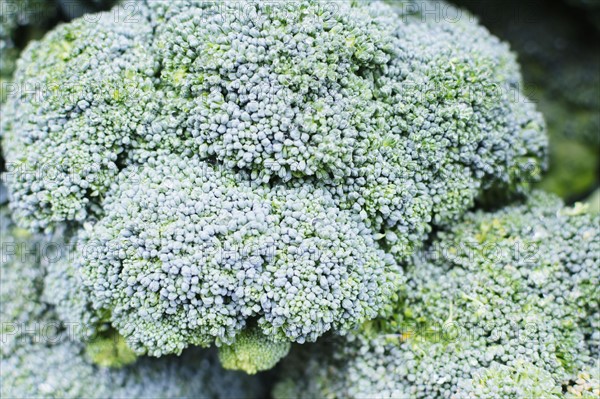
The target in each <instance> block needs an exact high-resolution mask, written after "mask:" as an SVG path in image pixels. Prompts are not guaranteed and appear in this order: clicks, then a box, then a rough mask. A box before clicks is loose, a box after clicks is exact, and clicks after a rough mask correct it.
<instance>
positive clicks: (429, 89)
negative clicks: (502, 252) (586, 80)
mask: <svg viewBox="0 0 600 399" xmlns="http://www.w3.org/2000/svg"><path fill="white" fill-rule="evenodd" d="M116 10H119V9H118V8H117V9H115V10H113V11H112V12H109V13H103V14H99V15H98V16H97V18H94V19H93V21H89V20H86V19H85V18H83V19H80V20H77V21H74V22H72V23H70V24H67V25H62V26H60V27H58V28H57V29H55V30H54V31H52V32H50V33H49V34H48V35H47V36H46V37H45V38H44V39H43V40H42V41H40V42H37V43H33V44H32V45H30V46H29V47H28V49H27V50H26V51H25V53H24V54H23V56H22V59H21V62H20V64H19V68H18V70H17V72H16V76H15V83H16V84H17V85H18V87H21V88H22V90H18V91H16V92H15V93H13V94H12V95H11V97H10V98H9V101H8V103H7V106H6V118H3V119H4V120H3V122H2V130H3V132H5V137H4V141H3V148H4V150H5V153H6V160H7V166H8V172H7V174H6V178H7V181H8V187H9V197H10V200H11V207H12V209H13V217H14V218H15V219H16V222H17V223H18V224H19V225H20V226H23V227H25V228H28V229H30V230H41V231H47V232H49V231H54V230H56V229H58V228H62V227H63V226H65V225H67V226H68V227H69V228H72V229H73V231H77V233H76V234H75V236H76V241H78V243H79V244H81V245H78V246H77V247H78V248H76V250H75V255H74V256H73V259H75V261H74V263H71V262H62V263H61V262H58V263H55V264H53V265H50V266H49V267H48V288H47V290H46V294H45V295H46V297H47V298H48V301H49V302H52V303H53V304H55V305H56V306H57V313H58V314H59V316H60V317H61V318H63V320H68V319H71V320H77V319H79V320H83V321H84V323H85V325H94V324H97V325H99V326H102V328H114V329H116V330H117V331H118V333H119V334H121V335H122V336H123V337H124V338H125V340H126V342H127V343H128V345H130V346H131V348H132V349H134V350H135V351H136V352H137V353H139V354H141V353H147V354H151V355H155V356H160V355H164V354H170V353H180V352H181V351H182V350H183V349H184V348H185V347H187V346H188V345H203V346H208V345H210V344H212V343H217V344H219V345H220V344H225V345H235V340H236V337H237V336H238V335H239V334H241V333H242V332H243V331H244V329H245V328H247V327H248V324H249V323H252V325H254V324H256V326H257V328H259V329H260V330H261V331H262V333H263V334H265V335H267V336H270V337H272V338H273V339H274V340H275V341H277V342H283V341H286V342H298V343H303V342H305V341H314V340H316V339H317V338H318V337H319V336H321V335H322V334H324V333H325V332H327V331H330V330H335V331H338V332H346V331H347V330H349V329H351V328H353V327H354V326H356V325H357V324H358V323H362V322H364V321H365V320H367V319H371V318H373V317H375V316H376V315H377V314H379V313H380V312H381V311H382V310H383V309H384V308H385V306H386V302H387V301H388V300H390V299H391V298H393V297H394V295H395V294H396V292H398V290H399V289H400V288H401V286H402V283H403V278H402V273H401V269H400V268H399V267H398V263H397V262H401V261H403V260H406V259H407V258H409V257H410V255H411V254H413V253H414V252H415V250H416V249H418V248H419V247H420V245H421V243H422V242H423V241H424V240H425V239H426V237H427V234H428V233H429V232H430V231H431V230H432V229H433V227H434V226H447V225H449V224H451V223H452V222H454V221H456V220H457V219H458V218H459V217H460V216H461V215H462V214H463V213H464V212H465V211H466V210H467V209H469V208H470V207H471V206H472V205H473V204H474V201H475V200H476V199H477V198H478V197H482V198H483V197H485V195H484V194H485V193H489V192H497V191H496V190H499V189H500V190H503V191H505V192H507V193H511V194H512V193H515V192H517V193H523V192H525V191H526V190H527V188H528V186H529V183H530V182H531V181H532V180H535V179H536V177H537V174H538V172H539V170H540V169H541V168H543V167H544V166H545V151H546V138H545V135H544V123H543V120H542V119H541V116H540V115H539V114H538V113H537V112H536V111H535V109H534V108H533V106H532V104H530V103H528V102H520V101H519V100H522V98H523V96H522V94H521V93H520V87H519V85H520V75H519V71H518V66H517V64H516V62H515V57H514V55H513V54H511V53H510V51H509V50H508V47H507V46H506V45H505V44H503V43H501V42H500V41H499V40H498V39H496V38H494V37H493V36H491V35H490V34H489V33H488V32H487V31H486V30H485V29H483V28H481V27H480V26H478V25H477V24H476V23H474V22H473V21H472V20H471V19H466V18H465V19H460V20H458V21H448V20H444V21H439V20H437V19H435V18H431V17H430V16H427V15H421V14H420V13H415V14H414V15H404V14H401V9H400V8H398V7H395V6H393V5H389V4H387V3H385V2H380V1H368V2H361V1H350V0H344V1H339V2H325V1H319V0H300V1H298V2H293V3H289V2H288V3H286V2H284V3H281V4H279V3H276V4H271V3H269V2H256V3H248V4H242V3H239V2H227V1H217V2H204V1H195V0H184V1H176V2H164V1H147V2H146V1H141V2H139V3H136V8H135V10H136V11H137V13H136V15H134V16H133V19H128V20H127V21H124V20H123V19H122V18H118V16H119V15H121V14H119V13H118V12H116ZM515 98H517V100H515ZM91 334H94V331H92V332H91ZM117 362H118V361H117Z"/></svg>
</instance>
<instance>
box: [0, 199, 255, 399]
mask: <svg viewBox="0 0 600 399" xmlns="http://www.w3.org/2000/svg"><path fill="white" fill-rule="evenodd" d="M0 221H1V222H2V223H1V226H0V227H1V229H2V230H1V231H0V233H1V237H2V263H1V264H0V301H1V303H2V306H0V321H1V322H2V331H1V337H0V338H1V339H0V354H1V355H2V356H1V358H0V395H1V396H2V397H7V398H9V397H10V398H26V397H44V398H108V397H111V398H140V397H144V398H198V397H203V398H204V397H210V398H213V397H214V398H243V397H253V398H254V397H259V396H260V395H261V388H260V387H259V386H258V381H255V380H250V379H248V378H247V377H246V376H244V375H243V374H238V373H233V372H228V371H225V370H223V369H222V368H221V367H220V366H219V364H218V359H217V354H216V353H215V352H214V351H207V350H199V349H190V350H188V351H186V352H185V353H183V354H182V355H181V356H180V357H174V356H170V357H165V358H161V359H152V358H138V359H137V361H135V358H134V355H133V352H132V351H131V350H130V349H129V348H127V346H126V345H125V344H124V341H123V340H122V338H121V337H119V336H118V335H117V334H115V333H114V331H112V332H111V331H109V332H107V333H105V334H104V335H102V336H98V337H97V338H96V339H94V340H92V341H91V342H90V343H88V344H87V345H86V344H85V343H82V342H80V341H81V340H80V338H81V337H79V336H78V334H77V331H76V330H75V329H74V328H73V326H74V324H69V323H62V322H61V321H60V320H59V319H58V318H57V315H56V313H55V312H54V309H53V307H52V305H51V304H48V303H46V302H44V300H43V299H42V292H43V291H44V274H45V267H44V265H43V258H44V257H49V256H47V253H46V249H47V247H44V245H47V246H50V245H53V242H52V241H48V239H47V238H42V237H35V236H31V235H30V234H28V233H24V232H23V230H22V229H19V228H17V227H15V226H14V225H13V224H12V222H11V220H10V218H9V216H8V213H7V211H6V208H5V207H2V208H0ZM44 243H45V244H44ZM13 248H15V250H13ZM134 361H135V363H134ZM94 362H95V363H98V364H100V366H97V365H96V364H94ZM127 364H129V366H125V365H127ZM102 366H111V367H117V366H125V367H122V368H120V369H118V370H115V369H112V368H106V367H102Z"/></svg>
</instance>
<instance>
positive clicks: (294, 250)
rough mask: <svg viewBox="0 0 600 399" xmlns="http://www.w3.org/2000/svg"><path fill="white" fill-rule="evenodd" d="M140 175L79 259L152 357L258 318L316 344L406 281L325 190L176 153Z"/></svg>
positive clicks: (123, 190)
mask: <svg viewBox="0 0 600 399" xmlns="http://www.w3.org/2000/svg"><path fill="white" fill-rule="evenodd" d="M131 176H132V175H131V174H129V173H124V174H122V175H121V177H122V179H120V180H119V181H118V182H117V183H114V184H113V187H112V188H111V190H110V191H109V192H108V193H107V196H106V200H105V203H104V209H105V212H106V214H105V216H104V217H103V218H102V219H100V220H99V221H98V223H96V224H95V225H94V226H93V227H90V229H89V230H88V231H85V232H84V233H83V234H84V235H82V237H81V238H82V242H81V247H82V251H79V254H78V255H79V256H77V257H76V258H75V263H74V265H75V268H77V271H78V272H79V273H80V275H81V277H82V280H83V284H84V287H83V289H85V292H86V293H85V295H84V297H87V298H89V301H90V302H91V303H93V306H94V308H95V309H97V310H98V312H99V313H100V314H107V313H109V314H111V319H110V321H111V322H112V325H113V326H115V327H116V328H117V329H118V330H119V332H120V333H121V334H122V335H124V336H125V337H126V339H127V341H128V343H129V344H130V345H131V346H132V347H133V348H134V349H136V350H137V351H140V352H142V353H143V352H147V353H150V354H152V355H155V356H160V355H162V354H166V353H178V352H180V351H181V350H182V349H183V348H185V347H186V346H188V345H189V344H195V345H209V344H211V343H212V342H213V341H215V340H216V341H217V343H220V342H222V343H225V344H233V342H234V341H235V338H236V335H238V334H239V333H240V331H241V329H243V328H244V327H245V326H246V323H247V320H250V319H257V321H258V326H259V328H260V329H261V330H262V331H263V333H264V334H266V335H269V336H272V337H273V338H278V339H286V340H288V341H290V340H291V341H295V342H300V343H302V342H304V341H305V340H309V341H314V340H315V339H316V338H318V337H319V336H320V335H321V334H323V333H324V332H326V331H328V330H330V329H331V328H335V329H336V330H340V331H343V330H347V329H348V328H352V327H354V326H355V325H356V324H357V323H360V322H362V321H364V320H368V319H371V318H373V317H375V316H376V315H377V313H378V312H379V311H380V310H381V309H382V307H383V305H384V304H385V302H386V300H387V299H389V298H390V297H391V296H392V294H393V292H394V290H395V289H396V288H397V287H398V285H399V283H400V281H401V269H400V268H399V267H398V266H397V264H396V263H395V262H394V260H393V259H392V258H391V257H390V256H389V255H386V254H385V253H384V252H383V251H382V250H380V249H377V248H378V246H377V244H376V242H375V241H374V240H373V238H372V237H371V234H370V231H369V230H368V229H367V227H366V226H365V225H364V224H363V223H362V222H361V221H360V220H358V219H359V218H357V217H356V216H355V215H354V214H352V213H351V212H349V211H343V210H339V209H338V208H337V207H336V206H335V203H334V200H333V199H332V197H331V196H330V195H329V194H328V193H327V192H326V191H323V190H322V189H314V188H313V187H312V186H298V187H285V186H278V187H271V186H269V185H255V184H253V183H252V181H250V180H244V179H243V178H241V177H240V175H236V174H235V173H231V172H229V171H227V170H219V169H217V168H216V167H214V166H212V165H211V164H209V163H206V162H203V161H200V160H198V159H196V158H182V157H177V156H174V155H166V156H159V157H157V158H156V159H150V158H149V159H147V160H146V164H145V166H144V168H142V169H141V170H138V171H137V174H136V175H135V178H132V177H131ZM84 250H85V251H84ZM58 277H59V278H60V276H58ZM73 283H74V284H77V283H78V282H77V281H73ZM59 288H63V287H59ZM65 288H68V287H65ZM49 296H50V297H60V293H56V294H51V295H49ZM73 302H74V303H75V305H71V304H72V303H73ZM80 303H81V302H80V297H75V298H74V300H73V301H71V300H69V299H68V298H67V300H66V301H65V303H64V306H65V307H67V308H69V307H70V308H72V309H78V308H80V307H81V306H80V305H79V304H80ZM62 306H63V305H60V304H59V305H58V307H59V312H60V308H61V307H62ZM88 308H89V307H84V309H88ZM67 313H68V314H73V313H74V312H67ZM75 313H76V312H75ZM82 313H84V312H82ZM98 319H101V317H100V316H99V317H98Z"/></svg>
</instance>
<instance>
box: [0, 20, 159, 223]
mask: <svg viewBox="0 0 600 399" xmlns="http://www.w3.org/2000/svg"><path fill="white" fill-rule="evenodd" d="M99 15H100V16H101V17H99V18H98V21H96V20H95V19H94V22H89V21H86V19H79V20H76V21H74V22H72V23H70V24H65V25H61V26H59V27H58V28H56V29H55V30H53V31H51V32H50V33H48V34H47V35H46V36H45V37H44V39H43V40H42V41H39V42H33V43H32V44H31V45H30V46H29V47H28V48H27V50H26V51H24V52H23V55H22V56H21V58H20V60H19V67H18V68H17V72H16V73H15V76H14V84H15V85H16V86H17V87H19V88H21V89H20V90H16V91H15V92H14V94H13V95H12V96H11V99H10V100H9V101H8V102H7V104H6V109H5V110H4V111H5V113H6V118H4V117H3V119H4V120H3V130H4V132H5V135H6V140H5V141H4V142H3V148H4V154H5V159H6V162H7V166H8V169H9V173H8V174H7V180H8V186H9V194H10V196H11V204H12V205H11V206H12V209H13V218H15V220H16V221H17V222H18V223H19V225H20V226H22V227H25V228H28V229H30V230H43V229H47V228H48V226H51V225H54V224H56V223H58V222H62V221H79V222H82V221H84V220H85V218H86V216H87V215H88V213H89V210H90V208H91V207H92V206H93V205H95V204H96V205H97V204H98V203H99V201H100V199H101V197H102V195H103V194H104V193H105V192H106V190H107V189H108V186H109V185H110V183H111V182H112V181H113V180H114V179H115V178H116V175H117V174H118V172H119V167H118V165H117V164H118V163H120V162H125V161H124V160H123V159H121V158H126V154H127V152H126V150H128V149H130V148H132V147H133V146H136V145H137V144H138V141H139V140H140V136H139V134H141V133H139V131H140V130H141V129H142V125H143V123H144V122H146V121H149V120H152V119H153V118H154V117H155V115H156V109H157V107H158V106H157V105H156V104H155V103H154V102H153V98H152V97H153V96H154V95H155V94H154V86H153V80H152V76H153V74H154V73H155V70H156V69H157V68H158V63H157V62H156V61H155V60H154V59H153V57H152V56H151V55H150V54H149V53H148V47H149V46H150V40H151V35H150V33H151V28H150V26H148V25H146V24H143V23H141V21H140V22H138V23H131V24H126V23H122V21H119V20H115V18H114V15H113V14H112V13H105V14H99ZM142 137H143V136H142Z"/></svg>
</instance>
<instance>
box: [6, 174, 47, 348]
mask: <svg viewBox="0 0 600 399" xmlns="http://www.w3.org/2000/svg"><path fill="white" fill-rule="evenodd" d="M1 187H2V185H1V184H0V188H1ZM0 236H1V237H2V241H1V242H0V251H1V252H0V303H1V304H2V305H1V306H0V323H1V326H0V333H1V334H2V340H1V342H0V354H1V355H2V356H3V357H4V356H8V355H9V354H10V353H12V352H13V351H14V350H15V348H16V347H17V346H18V345H19V341H21V340H23V339H30V337H23V336H20V335H19V334H18V332H19V331H22V330H35V327H36V323H37V322H38V321H41V320H43V319H45V317H46V313H47V311H48V306H47V305H46V304H44V303H42V302H40V301H39V297H40V295H41V292H42V290H43V287H44V272H43V270H42V268H41V267H40V256H39V254H40V253H41V249H42V245H43V242H42V241H41V240H38V239H37V238H34V237H33V236H32V235H31V234H30V233H28V232H27V231H26V230H23V229H21V228H19V227H17V226H15V225H14V224H13V222H12V220H11V218H10V212H9V211H8V209H7V207H6V206H3V205H1V204H0Z"/></svg>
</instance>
